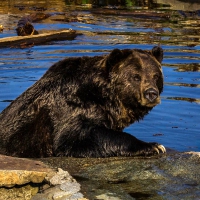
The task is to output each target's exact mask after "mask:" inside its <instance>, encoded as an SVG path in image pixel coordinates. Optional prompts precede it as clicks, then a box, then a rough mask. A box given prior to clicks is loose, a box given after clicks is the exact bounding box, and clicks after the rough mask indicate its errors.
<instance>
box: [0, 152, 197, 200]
mask: <svg viewBox="0 0 200 200" xmlns="http://www.w3.org/2000/svg"><path fill="white" fill-rule="evenodd" d="M0 161H1V162H0V163H1V164H0V173H1V175H0V199H4V200H6V199H17V200H22V199H26V200H28V199H32V200H50V199H52V200H55V199H56V200H68V199H73V200H83V199H84V200H85V199H91V200H93V199H103V200H110V199H111V200H112V199H113V200H119V199H121V200H129V199H130V200H131V199H138V200H140V199H147V200H161V199H170V200H171V199H172V200H173V199H182V200H187V199H193V200H198V199H200V171H199V169H200V152H185V153H178V152H172V153H168V154H164V155H159V156H155V157H151V158H141V157H138V158H137V157H134V158H124V157H119V158H65V157H62V158H61V157H59V158H43V159H40V161H38V160H31V159H22V158H13V157H8V156H3V155H1V156H0ZM68 172H69V173H68ZM75 179H76V180H75Z"/></svg>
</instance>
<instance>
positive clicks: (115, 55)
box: [106, 49, 132, 73]
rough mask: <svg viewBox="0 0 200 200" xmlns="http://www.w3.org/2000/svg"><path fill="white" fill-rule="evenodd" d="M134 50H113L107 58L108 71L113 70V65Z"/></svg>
mask: <svg viewBox="0 0 200 200" xmlns="http://www.w3.org/2000/svg"><path fill="white" fill-rule="evenodd" d="M131 52H132V51H131V50H129V49H124V50H120V49H114V50H112V51H111V53H110V54H109V55H108V57H107V59H106V69H107V72H108V73H109V72H110V71H112V69H113V67H114V66H115V65H116V64H117V63H119V62H120V61H121V60H122V59H124V58H126V57H128V55H130V53H131Z"/></svg>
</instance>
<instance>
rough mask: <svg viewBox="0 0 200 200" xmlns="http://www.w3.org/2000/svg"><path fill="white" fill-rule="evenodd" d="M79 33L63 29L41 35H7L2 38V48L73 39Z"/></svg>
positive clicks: (0, 44)
mask: <svg viewBox="0 0 200 200" xmlns="http://www.w3.org/2000/svg"><path fill="white" fill-rule="evenodd" d="M77 35H80V33H79V34H78V33H76V31H74V30H61V31H50V32H46V33H41V34H39V35H29V36H13V37H5V38H1V39H0V48H3V47H11V48H12V47H26V46H29V45H32V46H33V45H39V44H44V43H46V42H50V41H58V40H73V39H74V38H75V37H76V36H77Z"/></svg>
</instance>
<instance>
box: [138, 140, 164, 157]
mask: <svg viewBox="0 0 200 200" xmlns="http://www.w3.org/2000/svg"><path fill="white" fill-rule="evenodd" d="M160 153H166V149H165V147H164V146H163V145H161V144H158V143H145V146H143V149H142V150H141V151H140V154H141V155H145V156H148V155H158V154H160Z"/></svg>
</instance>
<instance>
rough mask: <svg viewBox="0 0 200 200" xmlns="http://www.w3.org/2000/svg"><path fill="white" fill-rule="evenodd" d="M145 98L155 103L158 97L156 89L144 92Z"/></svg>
mask: <svg viewBox="0 0 200 200" xmlns="http://www.w3.org/2000/svg"><path fill="white" fill-rule="evenodd" d="M144 97H145V98H146V99H148V100H149V101H150V102H153V101H154V100H155V99H156V98H157V97H158V92H157V91H156V90H155V89H153V88H150V89H148V90H146V91H145V92H144Z"/></svg>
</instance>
